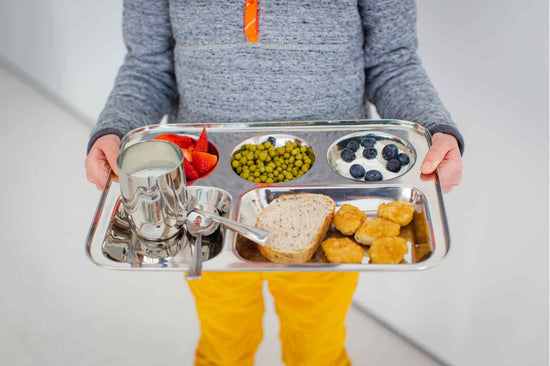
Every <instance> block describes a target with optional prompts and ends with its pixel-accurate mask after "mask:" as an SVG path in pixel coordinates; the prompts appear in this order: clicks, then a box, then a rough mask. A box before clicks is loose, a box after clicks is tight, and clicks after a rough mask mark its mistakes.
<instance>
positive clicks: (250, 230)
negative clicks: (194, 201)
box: [195, 208, 269, 245]
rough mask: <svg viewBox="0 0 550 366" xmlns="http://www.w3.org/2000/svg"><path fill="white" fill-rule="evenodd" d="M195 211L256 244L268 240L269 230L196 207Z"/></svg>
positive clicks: (264, 243)
mask: <svg viewBox="0 0 550 366" xmlns="http://www.w3.org/2000/svg"><path fill="white" fill-rule="evenodd" d="M195 212H197V213H198V214H200V215H203V216H206V217H208V218H210V219H212V220H213V221H215V222H218V223H220V224H222V225H224V226H226V227H227V228H229V229H231V230H233V231H235V232H237V233H239V234H241V235H242V236H244V237H245V238H247V239H250V240H252V241H253V242H255V243H257V244H260V245H266V244H267V242H268V241H269V231H266V230H263V229H259V228H257V227H254V226H250V225H246V224H243V223H240V222H237V221H233V220H229V219H226V218H225V217H222V216H219V215H214V214H211V213H209V212H206V211H203V210H200V209H198V208H195Z"/></svg>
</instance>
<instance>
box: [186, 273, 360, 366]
mask: <svg viewBox="0 0 550 366" xmlns="http://www.w3.org/2000/svg"><path fill="white" fill-rule="evenodd" d="M357 279H358V273H340V272H298V273H296V272H277V273H262V272H203V274H202V278H201V279H200V280H194V281H187V283H188V284H189V287H190V289H191V291H192V293H193V295H194V297H195V302H196V306H197V313H198V316H199V320H200V325H201V337H200V340H199V344H198V347H197V350H196V354H195V365H201V366H202V365H223V366H231V365H238V366H245V365H252V364H253V363H254V354H255V353H256V350H257V348H258V346H259V345H260V342H261V340H262V336H263V333H262V316H263V313H264V300H263V297H262V285H263V281H264V280H267V282H268V288H269V291H270V292H271V294H272V295H273V298H274V300H275V310H276V312H277V314H278V316H279V319H280V333H279V337H280V338H281V343H282V359H283V362H284V363H285V364H286V365H287V366H291V365H300V366H306V365H315V366H322V365H327V366H339V365H350V364H351V362H350V360H349V358H348V355H347V353H346V350H345V347H344V342H345V333H346V329H345V324H344V322H345V319H346V315H347V312H348V309H349V307H350V305H351V300H352V296H353V293H354V291H355V288H356V286H357Z"/></svg>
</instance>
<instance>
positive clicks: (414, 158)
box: [86, 120, 449, 272]
mask: <svg viewBox="0 0 550 366" xmlns="http://www.w3.org/2000/svg"><path fill="white" fill-rule="evenodd" d="M204 126H206V131H207V134H208V140H209V142H210V143H211V144H213V145H214V146H215V147H216V148H217V150H218V152H219V161H218V165H217V167H216V169H215V170H214V171H213V172H212V173H211V174H210V175H208V176H206V177H204V178H200V179H198V180H197V181H195V182H194V183H193V184H192V185H190V186H189V187H188V195H189V196H194V197H195V199H196V200H197V202H198V203H209V204H213V205H214V206H215V207H216V208H217V209H218V211H219V212H220V215H222V216H224V217H227V218H231V219H234V220H237V221H239V222H243V223H246V224H249V225H254V223H255V221H256V217H257V215H258V213H259V212H260V211H261V210H262V209H263V208H264V207H266V206H267V205H269V204H270V203H271V202H272V201H274V200H275V199H277V197H279V196H280V195H282V194H289V193H290V194H292V193H303V192H310V193H322V194H325V195H328V196H330V197H332V198H333V199H334V201H335V202H336V209H337V210H338V208H340V207H341V206H342V205H343V204H345V203H348V204H352V205H354V206H356V207H358V208H360V209H361V210H363V211H365V212H366V213H367V216H368V217H376V213H377V208H378V205H379V204H381V203H385V202H390V201H396V200H402V201H405V202H409V203H411V204H412V205H413V206H414V207H415V214H414V219H413V221H412V222H411V223H410V224H409V225H407V226H406V227H403V228H402V230H401V234H400V236H402V237H403V238H405V239H406V240H407V246H408V247H409V251H408V253H407V254H406V255H405V257H404V260H403V261H402V262H401V263H399V264H373V263H369V258H368V254H367V250H366V249H367V247H365V257H364V260H363V262H362V263H354V264H351V263H344V264H333V263H329V262H328V261H327V260H326V258H325V257H324V255H323V252H322V249H321V248H319V250H318V251H317V252H316V253H315V255H314V256H313V258H312V259H311V260H310V261H309V262H307V263H300V264H290V263H272V262H269V261H267V260H266V259H265V258H264V257H263V256H262V255H261V254H260V252H259V250H258V249H257V247H256V244H255V243H252V242H249V241H248V240H247V239H245V238H243V237H241V236H239V235H237V234H236V233H234V232H232V231H231V230H229V229H225V228H224V227H223V226H220V228H219V229H218V230H217V231H216V232H215V233H214V234H212V235H209V236H207V237H203V246H202V254H203V268H202V270H203V271H359V272H362V271H407V270H422V269H427V268H430V267H433V266H434V265H436V264H438V263H440V262H441V261H442V260H443V259H444V257H445V256H446V254H447V252H448V249H449V232H448V226H447V219H446V215H445V209H444V204H443V198H442V192H441V187H440V186H439V183H438V179H437V175H436V177H435V179H432V180H423V179H421V174H420V164H421V163H422V160H423V158H424V156H425V155H426V153H427V151H428V149H429V147H430V145H431V136H430V134H429V132H428V131H427V130H426V129H425V128H424V127H422V126H420V125H418V124H415V123H412V122H408V121H399V120H353V121H315V122H250V123H212V124H206V125H204ZM202 128H203V125H192V124H163V125H151V126H145V127H141V128H138V129H136V130H133V131H131V132H129V133H128V134H127V135H126V136H124V138H123V139H122V142H121V149H122V148H124V147H126V146H130V145H132V144H135V143H137V142H141V141H145V140H150V139H153V138H154V137H155V136H158V135H161V134H165V133H174V134H182V135H189V136H194V137H196V138H198V136H199V135H200V133H201V131H202ZM367 135H369V136H374V137H376V138H378V139H379V140H380V141H381V142H384V143H395V144H396V145H397V146H399V149H400V151H402V152H404V153H406V154H407V155H408V156H409V158H410V162H409V163H408V164H407V165H404V166H403V167H402V168H401V170H400V171H399V173H397V175H396V176H390V177H385V179H384V180H382V181H376V182H367V181H364V180H362V181H359V180H355V179H353V178H351V177H350V178H348V177H345V176H343V175H341V174H339V173H338V168H337V167H336V166H335V160H336V158H337V157H338V156H339V150H340V149H341V148H342V147H343V146H345V144H346V143H347V142H348V141H350V140H352V139H355V140H357V139H358V138H360V137H364V136H367ZM268 137H275V138H276V141H277V143H278V144H280V143H284V142H285V141H301V142H302V143H303V144H307V145H308V146H310V147H311V148H312V149H313V152H314V153H315V160H314V162H313V164H312V165H311V168H310V169H309V171H307V172H306V173H305V174H304V175H302V176H301V177H299V178H296V179H293V180H290V181H288V182H282V183H273V184H264V183H255V182H251V181H248V180H245V179H243V178H241V177H240V176H239V175H237V173H235V172H234V171H233V170H232V168H231V166H230V158H231V155H232V153H233V152H234V151H236V150H237V148H238V147H240V146H241V145H243V144H244V143H253V144H257V143H259V142H261V141H265V140H266V139H267V138H268ZM380 153H381V151H379V154H380ZM346 169H347V168H346ZM380 170H383V169H380ZM386 173H387V172H386ZM386 173H384V174H386ZM331 230H333V229H331ZM192 240H193V239H189V238H188V235H187V234H186V233H185V230H182V231H181V232H180V234H178V235H177V236H176V237H174V238H172V239H169V240H167V241H163V242H146V241H145V240H143V239H141V238H139V237H137V235H136V234H135V233H134V232H133V231H132V230H131V229H130V227H129V225H128V221H127V219H126V217H125V213H124V210H123V205H122V201H121V198H120V187H119V184H118V183H117V182H115V181H114V180H112V179H111V177H109V178H108V180H107V182H106V184H105V188H104V190H103V192H102V195H101V198H100V201H99V205H98V207H97V211H96V213H95V215H94V218H93V221H92V225H91V227H90V230H89V233H88V237H87V239H86V252H87V255H88V257H89V258H90V259H91V260H92V262H94V263H95V264H97V265H99V266H101V267H104V268H109V269H121V270H163V271H165V270H177V271H186V270H187V269H188V267H189V263H190V262H191V258H192V255H191V254H192V251H193V250H194V245H193V241H192Z"/></svg>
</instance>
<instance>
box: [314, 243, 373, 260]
mask: <svg viewBox="0 0 550 366" xmlns="http://www.w3.org/2000/svg"><path fill="white" fill-rule="evenodd" d="M321 247H322V248H323V251H324V252H325V256H326V257H327V259H328V261H329V262H331V263H361V261H362V260H363V257H364V255H365V253H364V251H363V247H361V246H360V245H359V244H357V243H356V242H354V241H353V240H351V239H350V238H328V239H326V240H325V241H323V242H322V243H321Z"/></svg>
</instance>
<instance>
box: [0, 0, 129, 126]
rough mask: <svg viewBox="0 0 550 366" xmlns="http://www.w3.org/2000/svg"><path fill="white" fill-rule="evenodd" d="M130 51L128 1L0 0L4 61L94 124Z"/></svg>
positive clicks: (0, 52)
mask: <svg viewBox="0 0 550 366" xmlns="http://www.w3.org/2000/svg"><path fill="white" fill-rule="evenodd" d="M124 54H125V48H124V44H123V42H122V1H113V0H78V1H70V0H39V1H36V0H1V1H0V62H1V63H4V64H5V65H7V66H8V67H9V68H12V69H16V70H18V71H22V72H24V74H25V76H26V77H28V78H30V79H31V80H33V81H34V82H35V83H37V84H38V85H39V86H40V88H42V89H43V90H45V91H47V92H49V93H51V94H52V95H54V96H55V97H57V98H59V99H60V101H61V102H62V103H63V104H65V105H66V106H67V107H69V108H70V109H71V110H72V111H73V112H74V113H75V114H77V115H79V116H81V117H82V118H83V119H85V120H86V121H87V122H88V123H90V124H92V123H95V120H96V118H97V115H98V114H99V111H100V110H101V108H102V107H103V105H104V104H105V100H106V98H107V95H108V94H109V91H110V89H111V88H112V86H113V83H114V78H115V76H116V72H117V70H118V67H119V66H120V64H121V63H122V60H123V57H124Z"/></svg>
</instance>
